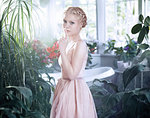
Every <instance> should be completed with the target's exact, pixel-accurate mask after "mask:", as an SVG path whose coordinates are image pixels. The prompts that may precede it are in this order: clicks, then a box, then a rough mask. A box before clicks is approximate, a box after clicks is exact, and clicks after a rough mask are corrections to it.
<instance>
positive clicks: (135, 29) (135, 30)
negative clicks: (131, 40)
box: [131, 24, 142, 34]
mask: <svg viewBox="0 0 150 118" xmlns="http://www.w3.org/2000/svg"><path fill="white" fill-rule="evenodd" d="M141 28H142V24H136V25H134V26H133V27H132V29H131V33H132V34H136V33H138V32H139V31H140V30H141Z"/></svg>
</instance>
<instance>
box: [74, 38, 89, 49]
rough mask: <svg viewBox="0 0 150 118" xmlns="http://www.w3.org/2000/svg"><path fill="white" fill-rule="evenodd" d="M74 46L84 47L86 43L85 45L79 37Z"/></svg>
mask: <svg viewBox="0 0 150 118" xmlns="http://www.w3.org/2000/svg"><path fill="white" fill-rule="evenodd" d="M76 46H77V47H86V46H87V45H86V42H85V41H83V40H81V39H80V40H78V41H77V43H76Z"/></svg>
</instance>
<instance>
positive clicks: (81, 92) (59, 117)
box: [50, 42, 97, 118]
mask: <svg viewBox="0 0 150 118" xmlns="http://www.w3.org/2000/svg"><path fill="white" fill-rule="evenodd" d="M76 45H77V42H70V43H68V45H67V48H66V54H67V57H68V59H69V61H70V63H71V58H72V57H73V50H74V49H75V47H76ZM87 57H88V51H87V54H86V56H85V58H84V60H83V64H82V68H79V69H80V73H79V75H78V76H77V78H76V79H74V80H69V79H68V80H66V79H64V78H65V76H66V72H64V71H63V70H62V69H61V71H62V72H61V73H62V77H61V78H60V79H59V80H58V83H57V85H56V89H55V93H54V98H53V103H52V108H51V114H50V118H97V113H96V110H95V104H94V101H93V97H92V95H91V92H90V90H89V87H88V86H87V84H86V82H85V81H84V79H86V78H82V75H83V73H84V70H85V66H86V62H87ZM58 62H59V65H60V66H61V67H62V65H63V63H62V61H61V56H60V57H59V60H58Z"/></svg>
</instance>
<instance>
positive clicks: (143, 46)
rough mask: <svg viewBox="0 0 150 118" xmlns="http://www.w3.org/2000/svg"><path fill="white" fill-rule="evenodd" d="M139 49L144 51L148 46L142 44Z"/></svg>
mask: <svg viewBox="0 0 150 118" xmlns="http://www.w3.org/2000/svg"><path fill="white" fill-rule="evenodd" d="M139 48H140V49H143V50H145V49H147V48H149V45H148V44H146V43H144V44H141V45H139Z"/></svg>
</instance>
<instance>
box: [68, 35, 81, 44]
mask: <svg viewBox="0 0 150 118" xmlns="http://www.w3.org/2000/svg"><path fill="white" fill-rule="evenodd" d="M69 40H70V41H73V42H77V41H79V40H81V38H80V35H76V36H71V37H69Z"/></svg>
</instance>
